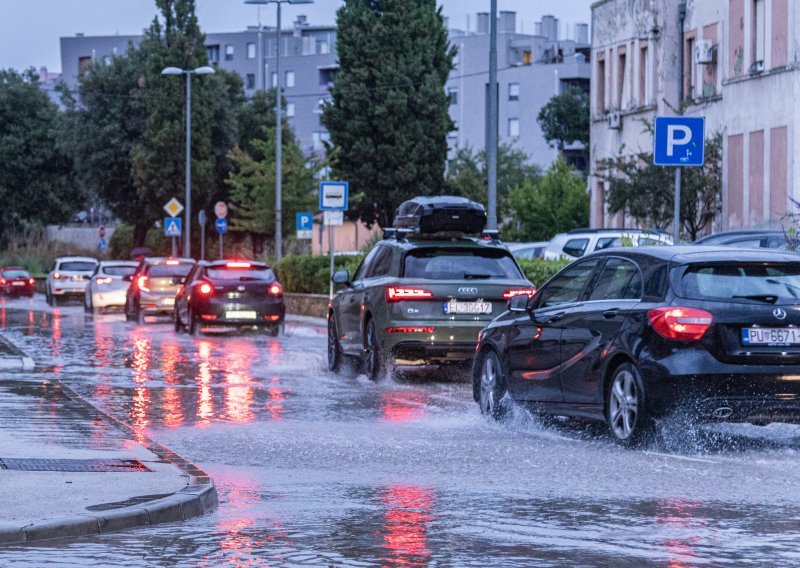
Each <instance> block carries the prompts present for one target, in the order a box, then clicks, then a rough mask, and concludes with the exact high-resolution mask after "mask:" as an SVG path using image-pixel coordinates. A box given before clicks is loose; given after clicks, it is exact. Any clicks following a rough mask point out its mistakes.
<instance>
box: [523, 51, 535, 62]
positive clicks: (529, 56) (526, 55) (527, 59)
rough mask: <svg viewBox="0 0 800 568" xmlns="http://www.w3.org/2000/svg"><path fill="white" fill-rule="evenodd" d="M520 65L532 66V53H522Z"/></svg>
mask: <svg viewBox="0 0 800 568" xmlns="http://www.w3.org/2000/svg"><path fill="white" fill-rule="evenodd" d="M522 64H523V65H533V52H532V51H528V50H527V49H526V50H525V51H523V52H522Z"/></svg>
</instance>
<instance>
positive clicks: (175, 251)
mask: <svg viewBox="0 0 800 568" xmlns="http://www.w3.org/2000/svg"><path fill="white" fill-rule="evenodd" d="M170 240H171V241H172V257H173V258H175V257H177V256H178V237H172V238H171V239H170Z"/></svg>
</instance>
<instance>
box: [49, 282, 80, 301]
mask: <svg viewBox="0 0 800 568" xmlns="http://www.w3.org/2000/svg"><path fill="white" fill-rule="evenodd" d="M86 284H87V283H86V282H83V283H76V284H67V285H63V284H54V285H53V286H52V288H50V293H51V294H52V295H53V296H59V297H71V298H81V299H83V297H84V296H85V294H86Z"/></svg>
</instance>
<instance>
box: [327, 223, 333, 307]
mask: <svg viewBox="0 0 800 568" xmlns="http://www.w3.org/2000/svg"><path fill="white" fill-rule="evenodd" d="M328 251H329V252H330V254H331V274H330V277H329V278H328V282H330V287H329V289H328V298H329V299H331V300H333V280H332V278H333V271H334V267H333V225H328Z"/></svg>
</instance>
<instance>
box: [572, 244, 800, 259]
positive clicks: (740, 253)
mask: <svg viewBox="0 0 800 568" xmlns="http://www.w3.org/2000/svg"><path fill="white" fill-rule="evenodd" d="M590 256H649V257H652V258H657V259H660V260H665V261H671V262H674V263H677V264H686V263H692V262H725V261H741V262H800V255H797V254H793V253H790V252H783V251H779V250H775V249H764V248H738V247H730V246H703V245H681V246H646V247H621V248H613V249H604V250H601V251H597V252H593V253H592V254H590V255H586V256H585V257H583V258H589V257H590Z"/></svg>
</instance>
